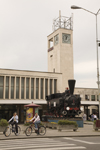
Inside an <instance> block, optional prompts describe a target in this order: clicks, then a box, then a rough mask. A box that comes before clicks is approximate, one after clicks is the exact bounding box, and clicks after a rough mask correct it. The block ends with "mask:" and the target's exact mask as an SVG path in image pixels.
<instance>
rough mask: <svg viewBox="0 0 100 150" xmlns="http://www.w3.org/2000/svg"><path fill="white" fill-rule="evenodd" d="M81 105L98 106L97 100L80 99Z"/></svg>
mask: <svg viewBox="0 0 100 150" xmlns="http://www.w3.org/2000/svg"><path fill="white" fill-rule="evenodd" d="M81 105H82V106H86V105H87V106H98V105H99V101H81Z"/></svg>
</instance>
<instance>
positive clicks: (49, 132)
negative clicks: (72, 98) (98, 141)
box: [0, 123, 100, 140]
mask: <svg viewBox="0 0 100 150" xmlns="http://www.w3.org/2000/svg"><path fill="white" fill-rule="evenodd" d="M20 127H21V125H20ZM88 136H100V130H98V131H95V130H94V129H93V125H92V123H90V124H84V127H83V128H78V130H77V131H76V132H74V131H72V130H63V131H61V132H60V131H58V130H57V129H49V128H47V129H46V134H45V135H44V136H41V135H36V133H32V134H31V136H26V135H25V133H23V131H21V134H20V135H19V136H15V135H14V133H11V135H10V136H9V137H5V136H4V135H3V134H2V133H0V140H10V139H25V138H54V137H88Z"/></svg>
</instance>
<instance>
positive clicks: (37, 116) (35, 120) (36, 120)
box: [30, 113, 40, 130]
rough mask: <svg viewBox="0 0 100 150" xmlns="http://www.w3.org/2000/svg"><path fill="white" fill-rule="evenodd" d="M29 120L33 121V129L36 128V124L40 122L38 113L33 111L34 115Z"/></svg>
mask: <svg viewBox="0 0 100 150" xmlns="http://www.w3.org/2000/svg"><path fill="white" fill-rule="evenodd" d="M33 120H34V121H33ZM30 121H33V123H34V125H35V130H38V124H39V123H40V116H39V115H38V113H35V116H34V117H33V118H32V119H31V120H30Z"/></svg>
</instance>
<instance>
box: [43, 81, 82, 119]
mask: <svg viewBox="0 0 100 150" xmlns="http://www.w3.org/2000/svg"><path fill="white" fill-rule="evenodd" d="M75 82H76V81H75V80H68V85H69V90H68V89H66V90H65V92H64V93H55V94H51V95H49V96H46V100H47V110H48V115H49V116H54V117H59V118H62V117H64V118H74V117H75V116H76V115H78V116H79V114H81V109H80V102H81V97H80V96H79V95H74V94H73V93H74V87H75Z"/></svg>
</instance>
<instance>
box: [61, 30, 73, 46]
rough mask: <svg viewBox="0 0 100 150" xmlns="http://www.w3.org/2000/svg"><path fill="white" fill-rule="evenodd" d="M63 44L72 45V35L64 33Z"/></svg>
mask: <svg viewBox="0 0 100 150" xmlns="http://www.w3.org/2000/svg"><path fill="white" fill-rule="evenodd" d="M62 42H63V43H68V44H70V43H71V35H70V34H66V33H62Z"/></svg>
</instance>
